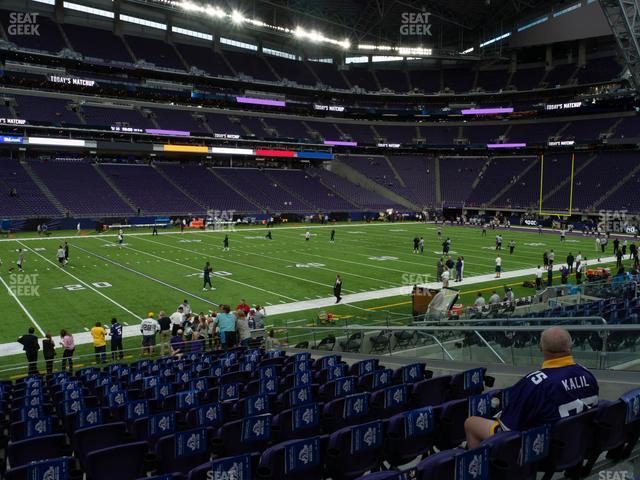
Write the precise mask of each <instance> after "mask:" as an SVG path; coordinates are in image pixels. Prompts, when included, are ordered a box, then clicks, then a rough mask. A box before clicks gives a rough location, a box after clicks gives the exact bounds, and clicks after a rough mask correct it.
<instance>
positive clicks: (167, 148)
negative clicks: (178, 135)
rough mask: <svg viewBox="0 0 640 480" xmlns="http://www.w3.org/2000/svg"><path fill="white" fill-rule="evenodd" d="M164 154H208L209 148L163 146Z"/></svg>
mask: <svg viewBox="0 0 640 480" xmlns="http://www.w3.org/2000/svg"><path fill="white" fill-rule="evenodd" d="M162 149H163V150H164V151H165V152H179V153H209V147H200V146H197V145H168V144H167V145H163V146H162Z"/></svg>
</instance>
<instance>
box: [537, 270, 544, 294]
mask: <svg viewBox="0 0 640 480" xmlns="http://www.w3.org/2000/svg"><path fill="white" fill-rule="evenodd" d="M542 274H543V270H542V268H541V267H540V265H538V268H536V289H537V290H540V289H541V288H542Z"/></svg>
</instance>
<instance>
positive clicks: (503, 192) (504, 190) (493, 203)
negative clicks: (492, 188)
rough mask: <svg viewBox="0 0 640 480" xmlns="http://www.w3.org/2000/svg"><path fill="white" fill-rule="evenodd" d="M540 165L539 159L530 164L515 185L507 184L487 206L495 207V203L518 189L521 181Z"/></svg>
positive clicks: (520, 174)
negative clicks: (515, 188) (513, 189)
mask: <svg viewBox="0 0 640 480" xmlns="http://www.w3.org/2000/svg"><path fill="white" fill-rule="evenodd" d="M539 164H540V161H539V160H537V159H536V161H535V162H530V163H529V165H527V167H526V168H525V169H524V170H522V171H521V172H520V173H519V174H518V176H517V177H516V179H515V181H514V182H513V183H508V184H506V185H505V186H504V187H503V188H502V189H500V191H499V192H498V193H497V194H496V195H494V196H493V198H491V200H489V201H488V202H487V205H495V204H496V203H495V202H497V201H498V199H500V198H502V197H504V196H505V195H506V194H507V193H508V192H509V191H510V190H511V189H512V188H513V187H517V186H518V182H519V181H520V179H521V178H522V177H523V176H525V175H526V174H527V173H528V172H529V171H530V170H531V169H533V168H536V167H538V165H539Z"/></svg>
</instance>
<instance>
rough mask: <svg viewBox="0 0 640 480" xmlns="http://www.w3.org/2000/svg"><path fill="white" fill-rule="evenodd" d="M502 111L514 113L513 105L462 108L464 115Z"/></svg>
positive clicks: (494, 113) (495, 113)
mask: <svg viewBox="0 0 640 480" xmlns="http://www.w3.org/2000/svg"><path fill="white" fill-rule="evenodd" d="M500 113H513V108H512V107H497V108H467V109H465V110H462V114H463V115H497V114H500Z"/></svg>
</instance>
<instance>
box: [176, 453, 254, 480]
mask: <svg viewBox="0 0 640 480" xmlns="http://www.w3.org/2000/svg"><path fill="white" fill-rule="evenodd" d="M259 461H260V454H257V453H256V454H245V455H238V456H236V457H224V458H218V459H216V460H214V461H212V462H207V463H204V464H202V465H199V466H197V467H196V468H194V469H193V470H191V471H190V472H189V475H188V477H187V478H188V480H211V477H212V472H214V474H213V476H215V475H216V474H217V475H219V477H218V478H243V479H244V478H247V479H250V478H254V475H253V473H254V472H256V471H257V469H258V462H259Z"/></svg>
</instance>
